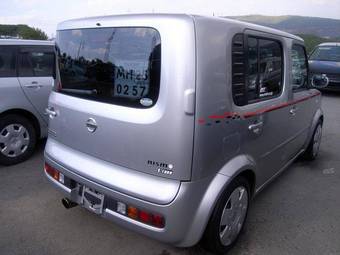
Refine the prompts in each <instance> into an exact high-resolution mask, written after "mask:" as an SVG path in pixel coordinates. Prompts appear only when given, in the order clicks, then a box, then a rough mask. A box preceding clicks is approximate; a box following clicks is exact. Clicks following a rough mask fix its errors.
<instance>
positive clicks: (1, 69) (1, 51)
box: [0, 46, 16, 77]
mask: <svg viewBox="0 0 340 255" xmlns="http://www.w3.org/2000/svg"><path fill="white" fill-rule="evenodd" d="M15 50H16V49H15V47H12V46H0V77H15V76H16V71H15V61H16V58H15Z"/></svg>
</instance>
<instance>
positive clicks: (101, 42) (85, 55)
mask: <svg viewBox="0 0 340 255" xmlns="http://www.w3.org/2000/svg"><path fill="white" fill-rule="evenodd" d="M57 45H58V51H59V54H58V55H59V69H60V78H61V86H60V87H59V88H58V89H59V92H61V93H64V94H68V95H71V96H75V97H80V98H85V99H88V100H94V101H99V102H105V103H111V104H117V105H122V106H128V107H136V108H147V107H151V106H153V105H154V104H155V103H156V101H157V99H158V93H159V86H160V65H161V40H160V35H159V33H158V32H157V31H156V30H155V29H153V28H144V27H126V28H123V27H122V28H93V29H76V30H64V31H59V32H58V35H57Z"/></svg>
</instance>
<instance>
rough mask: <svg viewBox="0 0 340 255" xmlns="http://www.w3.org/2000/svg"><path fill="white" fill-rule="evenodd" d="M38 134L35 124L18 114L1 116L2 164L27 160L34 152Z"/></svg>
mask: <svg viewBox="0 0 340 255" xmlns="http://www.w3.org/2000/svg"><path fill="white" fill-rule="evenodd" d="M36 142H37V135H36V131H35V129H34V126H33V124H32V123H31V122H30V121H29V120H28V119H27V118H25V117H23V116H21V115H16V114H9V115H5V116H3V117H1V118H0V164H1V165H5V166H9V165H15V164H18V163H21V162H23V161H25V160H27V159H28V158H29V157H30V156H31V155H32V154H33V152H34V148H35V145H36Z"/></svg>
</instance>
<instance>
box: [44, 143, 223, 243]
mask: <svg viewBox="0 0 340 255" xmlns="http://www.w3.org/2000/svg"><path fill="white" fill-rule="evenodd" d="M47 149H48V147H47ZM45 160H46V162H47V163H48V164H49V165H51V166H53V167H54V168H56V169H57V170H59V171H60V172H62V173H63V174H64V175H65V176H67V177H68V178H70V179H72V180H74V181H75V182H76V183H77V184H80V185H86V186H87V187H90V188H92V189H94V190H96V191H98V192H100V193H102V194H104V195H105V197H107V198H112V199H114V200H116V201H120V202H123V203H126V204H130V205H134V206H136V207H138V208H142V209H144V210H148V211H151V212H155V213H159V214H161V215H163V216H164V218H165V227H164V228H156V227H153V226H149V225H147V224H144V223H141V222H138V221H135V220H133V219H130V218H128V217H126V216H124V215H121V214H118V213H117V212H115V211H112V210H110V209H109V208H105V207H104V209H103V213H102V214H101V216H102V217H103V218H106V219H108V220H111V221H113V222H115V223H117V224H118V225H121V226H123V227H125V228H128V229H130V230H133V231H136V232H138V233H141V234H144V235H147V236H149V237H151V238H153V239H156V240H159V241H162V242H166V243H170V244H172V245H175V246H179V247H189V246H193V245H195V244H196V243H197V242H198V241H199V240H200V238H201V236H202V234H203V232H204V229H205V226H206V224H207V222H208V219H209V217H210V214H211V211H212V209H213V207H214V205H215V201H216V199H217V198H218V197H219V194H220V192H221V191H222V190H223V188H224V187H225V185H227V184H228V182H229V177H227V176H224V175H221V174H217V175H215V176H213V177H211V178H210V177H209V178H205V179H202V180H199V181H197V182H182V183H180V185H179V188H178V191H177V193H176V195H175V197H174V198H173V199H172V200H171V201H170V202H169V203H167V204H159V203H155V202H150V201H147V200H144V199H140V198H139V197H136V196H133V195H130V194H124V193H122V192H120V191H117V190H116V189H113V188H110V187H107V186H105V185H103V184H100V183H98V182H96V181H94V180H93V179H91V178H87V177H85V176H82V175H80V174H78V173H76V172H75V171H74V170H73V169H72V170H70V169H68V168H67V167H65V166H64V165H62V164H60V163H59V162H58V159H55V158H53V157H51V156H50V155H49V154H48V150H47V151H46V152H45ZM45 174H46V176H47V178H48V179H49V180H50V181H51V183H53V184H54V186H55V187H56V188H58V189H59V190H60V191H61V192H63V194H64V195H65V196H66V197H67V198H69V199H71V200H72V201H74V202H76V203H78V204H79V203H80V201H81V196H80V195H79V188H74V189H69V188H67V187H66V186H64V185H62V184H61V183H59V182H58V181H56V180H54V179H53V178H52V177H50V176H49V175H48V174H47V173H45ZM144 175H145V177H146V178H149V177H150V178H153V177H152V176H150V175H147V174H144ZM150 189H152V187H150ZM163 189H164V188H162V187H160V190H159V191H158V192H157V191H155V190H154V196H157V195H158V194H159V193H160V192H162V190H163Z"/></svg>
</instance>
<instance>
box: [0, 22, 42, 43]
mask: <svg viewBox="0 0 340 255" xmlns="http://www.w3.org/2000/svg"><path fill="white" fill-rule="evenodd" d="M0 36H7V37H19V38H22V39H31V40H47V39H48V36H47V34H46V33H45V32H44V31H42V30H41V29H39V28H34V27H29V26H27V25H0Z"/></svg>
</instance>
